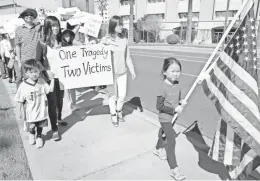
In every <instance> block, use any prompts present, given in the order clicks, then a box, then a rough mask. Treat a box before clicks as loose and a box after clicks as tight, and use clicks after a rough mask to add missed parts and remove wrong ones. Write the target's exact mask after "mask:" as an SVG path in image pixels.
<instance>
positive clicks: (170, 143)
mask: <svg viewBox="0 0 260 181" xmlns="http://www.w3.org/2000/svg"><path fill="white" fill-rule="evenodd" d="M160 124H161V126H162V130H163V132H164V133H165V135H166V140H167V144H166V145H165V140H163V138H162V134H160V133H159V134H160V135H159V139H158V142H157V145H156V149H159V148H163V147H165V149H166V154H167V160H168V163H169V166H170V168H171V169H174V168H175V167H177V166H178V165H177V161H176V154H175V145H176V141H175V138H176V132H175V131H174V129H173V127H172V123H171V122H166V123H163V122H160Z"/></svg>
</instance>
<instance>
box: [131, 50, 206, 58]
mask: <svg viewBox="0 0 260 181" xmlns="http://www.w3.org/2000/svg"><path fill="white" fill-rule="evenodd" d="M130 53H131V54H132V53H148V54H156V55H167V56H181V57H191V58H200V59H205V60H208V58H206V57H197V56H189V55H182V54H175V53H173V54H169V53H157V52H142V51H130Z"/></svg>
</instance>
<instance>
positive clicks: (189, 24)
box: [186, 0, 192, 43]
mask: <svg viewBox="0 0 260 181" xmlns="http://www.w3.org/2000/svg"><path fill="white" fill-rule="evenodd" d="M191 32H192V0H189V4H188V17H187V34H186V43H191Z"/></svg>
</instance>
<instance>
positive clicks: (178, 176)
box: [170, 167, 186, 181]
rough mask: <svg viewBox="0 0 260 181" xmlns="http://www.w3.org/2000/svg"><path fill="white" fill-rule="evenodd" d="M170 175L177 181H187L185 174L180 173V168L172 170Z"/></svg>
mask: <svg viewBox="0 0 260 181" xmlns="http://www.w3.org/2000/svg"><path fill="white" fill-rule="evenodd" d="M170 175H171V176H172V177H173V178H174V179H175V180H177V181H180V180H185V179H186V177H185V176H184V175H183V173H181V172H180V170H179V168H178V167H176V168H174V169H171V171H170Z"/></svg>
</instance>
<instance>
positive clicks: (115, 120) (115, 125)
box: [111, 114, 119, 127]
mask: <svg viewBox="0 0 260 181" xmlns="http://www.w3.org/2000/svg"><path fill="white" fill-rule="evenodd" d="M111 122H112V124H113V126H114V127H118V125H119V124H118V119H117V115H116V114H111Z"/></svg>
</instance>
